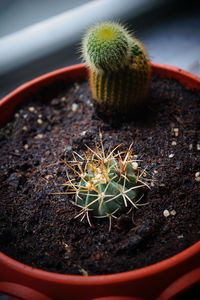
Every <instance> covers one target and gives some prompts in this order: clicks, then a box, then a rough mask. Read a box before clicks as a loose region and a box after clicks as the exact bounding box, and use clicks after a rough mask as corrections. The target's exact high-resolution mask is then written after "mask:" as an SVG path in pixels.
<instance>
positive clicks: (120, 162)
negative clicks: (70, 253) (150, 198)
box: [64, 143, 148, 230]
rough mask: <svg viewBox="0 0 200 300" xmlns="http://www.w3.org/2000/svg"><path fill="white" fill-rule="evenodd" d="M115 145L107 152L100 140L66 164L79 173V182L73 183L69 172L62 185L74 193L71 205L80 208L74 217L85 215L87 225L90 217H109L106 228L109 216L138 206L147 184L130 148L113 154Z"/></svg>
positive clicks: (115, 215)
mask: <svg viewBox="0 0 200 300" xmlns="http://www.w3.org/2000/svg"><path fill="white" fill-rule="evenodd" d="M117 148H118V147H116V148H115V149H113V150H112V151H110V152H109V153H107V154H106V153H105V151H104V147H103V144H102V143H101V149H100V148H98V147H97V145H96V150H95V151H94V150H92V149H90V148H89V147H88V152H87V153H85V156H84V157H81V156H80V155H78V157H79V159H78V160H77V159H76V156H75V157H74V161H73V165H70V164H68V163H66V165H67V166H68V167H69V168H70V169H72V170H73V171H74V172H75V173H76V174H78V176H79V182H78V183H74V181H73V180H74V179H71V178H70V176H69V174H68V181H67V182H66V183H65V184H64V185H66V186H68V188H69V189H68V191H67V193H72V194H73V193H74V194H75V202H74V204H75V205H76V206H78V207H79V208H80V209H81V210H80V212H79V213H78V215H77V216H76V217H79V216H80V217H81V220H82V219H83V218H84V217H87V220H88V223H89V224H90V225H91V221H90V216H93V217H95V218H108V219H109V230H111V220H112V218H117V217H118V216H120V215H121V214H122V213H127V212H129V211H131V209H133V208H137V207H138V206H139V205H140V204H139V201H140V199H141V198H142V197H143V193H144V189H145V188H146V187H148V185H147V183H145V179H143V178H142V176H143V174H144V171H142V170H141V169H140V168H139V167H138V163H137V162H136V161H135V160H134V159H133V156H132V151H131V148H129V149H128V151H126V152H122V151H121V152H117V153H116V154H115V152H116V149H117ZM80 158H81V160H80ZM76 169H78V171H77V170H76Z"/></svg>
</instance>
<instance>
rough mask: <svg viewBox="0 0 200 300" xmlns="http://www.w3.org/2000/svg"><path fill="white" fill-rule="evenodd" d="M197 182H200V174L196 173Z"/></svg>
mask: <svg viewBox="0 0 200 300" xmlns="http://www.w3.org/2000/svg"><path fill="white" fill-rule="evenodd" d="M195 180H196V181H197V182H200V172H196V173H195Z"/></svg>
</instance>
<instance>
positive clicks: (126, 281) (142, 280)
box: [0, 63, 200, 300]
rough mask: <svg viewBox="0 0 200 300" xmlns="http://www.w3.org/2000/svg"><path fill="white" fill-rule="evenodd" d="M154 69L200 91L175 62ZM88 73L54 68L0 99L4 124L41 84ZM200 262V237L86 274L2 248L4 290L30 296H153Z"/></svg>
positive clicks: (0, 283)
mask: <svg viewBox="0 0 200 300" xmlns="http://www.w3.org/2000/svg"><path fill="white" fill-rule="evenodd" d="M152 68H153V72H155V73H158V74H159V75H160V76H161V77H167V78H175V79H177V80H179V81H180V82H181V83H182V84H183V85H185V86H186V87H190V88H195V89H198V90H199V91H200V78H198V77H197V76H194V75H191V74H189V73H187V72H185V71H183V70H180V69H178V68H175V67H170V66H165V65H160V64H155V63H154V64H152ZM86 77H87V70H86V68H85V65H83V64H81V65H76V66H72V67H67V68H64V69H61V70H58V71H54V72H51V73H49V74H46V75H43V76H41V77H38V78H36V79H34V80H32V81H30V82H28V83H26V84H23V85H22V86H20V87H19V88H17V89H16V90H15V91H13V92H12V93H10V94H9V95H8V96H6V97H5V98H4V99H3V100H2V101H1V102H0V116H1V117H0V125H3V124H5V123H6V122H7V121H8V120H9V118H10V117H11V116H12V114H13V113H14V111H15V108H16V106H17V105H18V104H19V103H20V102H22V101H23V100H24V99H25V98H27V97H29V96H30V95H32V94H33V93H36V92H37V91H38V90H39V89H40V88H41V87H44V86H48V85H50V84H51V83H53V82H55V81H56V80H60V79H62V80H65V81H66V82H73V81H81V80H83V79H86ZM199 262H200V242H198V243H196V244H194V245H193V246H191V247H189V248H187V249H186V250H184V251H182V252H180V253H178V254H177V255H174V256H173V257H170V258H168V259H165V260H163V261H161V262H159V263H156V264H153V265H151V266H148V267H144V268H140V269H138V270H134V271H129V272H123V273H118V274H113V275H105V276H104V275H100V276H88V277H82V276H78V275H77V276H75V275H61V274H57V273H50V272H46V271H42V270H39V269H35V268H32V267H29V266H27V265H24V264H22V263H20V262H18V261H16V260H14V259H12V258H10V257H8V256H6V255H5V254H3V253H0V292H2V293H5V294H9V295H12V296H15V297H19V298H20V299H26V300H36V299H37V300H47V299H53V300H56V299H59V300H62V299H63V300H64V299H65V300H66V299H69V300H70V299H81V300H86V299H87V300H88V299H95V298H101V297H104V299H105V297H111V296H112V298H110V299H120V298H121V299H123V297H128V298H127V299H130V297H136V298H142V299H155V298H156V297H157V296H158V295H159V294H160V293H161V292H163V290H164V289H165V288H167V287H168V286H169V285H170V284H172V283H173V282H174V281H175V280H178V278H179V277H181V276H184V275H185V274H186V273H187V272H190V271H192V270H193V269H195V268H197V267H198V266H199ZM114 296H115V297H114ZM107 299H109V298H107ZM124 299H126V298H124ZM102 300H103V299H102Z"/></svg>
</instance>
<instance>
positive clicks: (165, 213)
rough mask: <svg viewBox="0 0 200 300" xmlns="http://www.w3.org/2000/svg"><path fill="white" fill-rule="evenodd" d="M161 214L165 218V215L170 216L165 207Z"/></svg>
mask: <svg viewBox="0 0 200 300" xmlns="http://www.w3.org/2000/svg"><path fill="white" fill-rule="evenodd" d="M163 216H164V217H165V218H167V217H169V216H170V212H169V210H168V209H165V210H164V211H163Z"/></svg>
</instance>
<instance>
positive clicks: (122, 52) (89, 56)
mask: <svg viewBox="0 0 200 300" xmlns="http://www.w3.org/2000/svg"><path fill="white" fill-rule="evenodd" d="M82 55H83V58H84V60H85V61H86V63H87V64H88V65H89V67H90V68H91V69H93V70H103V71H116V70H118V69H120V68H122V67H124V66H125V65H127V64H128V61H129V58H130V55H131V46H130V37H129V32H128V30H126V29H125V28H124V27H123V26H121V25H120V24H118V23H114V22H103V23H99V24H97V25H95V26H93V27H92V28H90V29H89V30H88V32H87V33H86V34H85V36H84V38H83V46H82Z"/></svg>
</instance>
